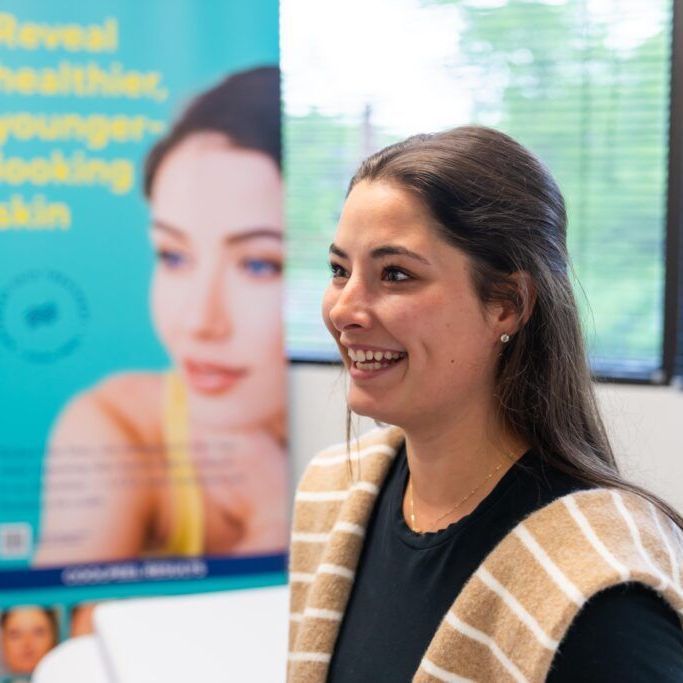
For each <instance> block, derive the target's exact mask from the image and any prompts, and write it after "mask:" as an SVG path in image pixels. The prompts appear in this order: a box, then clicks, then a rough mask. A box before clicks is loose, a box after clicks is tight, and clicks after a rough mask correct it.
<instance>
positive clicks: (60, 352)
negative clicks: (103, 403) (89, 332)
mask: <svg viewBox="0 0 683 683" xmlns="http://www.w3.org/2000/svg"><path fill="white" fill-rule="evenodd" d="M88 317H89V314H88V305H87V302H86V299H85V296H84V294H83V292H82V290H81V289H80V288H79V287H78V285H76V283H75V282H74V281H73V280H71V279H69V278H68V277H67V276H66V275H64V274H63V273H60V272H58V271H55V270H41V271H37V270H34V271H29V272H26V273H22V274H21V275H19V276H17V277H16V278H14V280H12V281H11V282H10V283H9V284H8V285H6V286H5V287H4V289H3V290H2V291H1V292H0V343H2V344H3V345H4V346H6V347H7V348H9V349H11V350H12V351H15V352H16V353H18V354H19V355H20V356H21V357H22V358H25V359H26V360H29V361H33V362H36V363H49V362H51V361H55V360H57V359H59V358H64V357H65V356H68V355H69V354H70V353H72V352H73V351H74V349H76V347H77V346H78V345H79V344H80V342H81V338H82V336H83V333H84V331H85V325H86V323H87V321H88Z"/></svg>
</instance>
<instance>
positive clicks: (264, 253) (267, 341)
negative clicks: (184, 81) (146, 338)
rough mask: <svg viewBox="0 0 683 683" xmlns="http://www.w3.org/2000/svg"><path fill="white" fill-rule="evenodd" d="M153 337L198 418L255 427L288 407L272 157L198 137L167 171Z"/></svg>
mask: <svg viewBox="0 0 683 683" xmlns="http://www.w3.org/2000/svg"><path fill="white" fill-rule="evenodd" d="M151 210H152V231H151V232H152V241H153V244H154V248H155V251H156V254H157V261H156V268H155V272H154V279H153V287H152V311H153V317H154V322H155V325H156V329H157V331H158V333H159V336H160V338H161V340H162V342H163V343H164V345H165V346H166V349H167V350H168V352H169V354H170V356H171V357H172V359H173V361H174V362H175V365H176V367H177V368H178V369H179V371H180V372H181V374H182V376H183V377H184V379H185V383H186V385H187V387H188V391H189V410H190V415H191V416H192V419H193V421H194V422H196V423H201V424H203V425H204V426H206V427H213V428H217V429H220V428H223V427H225V428H231V429H235V428H241V427H244V428H248V427H251V426H255V425H259V424H263V423H264V422H265V421H268V420H272V419H273V418H275V417H277V415H279V414H280V413H281V411H282V410H283V406H284V400H285V384H284V382H285V364H284V353H283V348H282V341H283V339H282V313H281V300H282V262H283V242H282V238H283V234H282V231H283V219H282V183H281V178H280V173H279V170H278V168H277V166H276V165H275V163H274V162H273V161H272V160H271V159H270V157H268V156H266V155H265V154H263V153H261V152H257V151H252V150H246V149H240V148H238V147H234V146H232V145H231V144H230V142H229V141H228V140H227V139H226V138H225V137H223V136H222V135H219V134H216V133H198V134H194V135H191V136H189V137H188V138H186V139H185V140H184V141H183V142H181V143H180V144H179V145H178V146H177V147H175V148H174V149H173V150H172V151H171V152H169V154H168V155H167V156H166V158H165V159H164V160H163V162H162V163H161V165H160V167H159V169H158V171H157V176H156V178H155V180H154V186H153V189H152V195H151Z"/></svg>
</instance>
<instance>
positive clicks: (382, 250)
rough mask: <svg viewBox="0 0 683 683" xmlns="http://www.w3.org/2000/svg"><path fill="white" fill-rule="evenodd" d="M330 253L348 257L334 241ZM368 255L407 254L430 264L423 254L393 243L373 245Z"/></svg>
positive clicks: (375, 256) (378, 256) (380, 256)
mask: <svg viewBox="0 0 683 683" xmlns="http://www.w3.org/2000/svg"><path fill="white" fill-rule="evenodd" d="M330 254H334V255H335V256H339V258H345V259H348V258H349V257H348V255H347V254H346V252H345V251H342V250H341V249H340V248H339V247H338V246H337V245H336V244H335V243H334V242H333V243H332V244H330ZM370 256H371V257H372V258H382V257H384V256H407V257H408V258H413V259H415V260H417V261H420V262H421V263H425V264H426V265H428V266H431V265H432V264H431V263H430V262H429V261H428V260H427V259H426V258H425V257H424V256H421V255H420V254H418V253H417V252H414V251H411V250H410V249H407V248H406V247H401V246H398V245H395V244H383V245H382V246H380V247H375V248H374V249H373V250H372V251H371V252H370Z"/></svg>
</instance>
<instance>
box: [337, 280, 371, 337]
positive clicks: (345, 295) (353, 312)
mask: <svg viewBox="0 0 683 683" xmlns="http://www.w3.org/2000/svg"><path fill="white" fill-rule="evenodd" d="M331 286H333V285H331ZM328 315H329V318H330V322H331V323H332V325H334V327H335V329H336V330H337V331H338V332H343V331H344V330H349V329H353V328H367V327H369V326H370V322H371V319H372V316H371V313H370V298H369V295H368V292H367V289H366V288H365V286H364V284H363V282H362V280H361V279H360V278H354V277H353V276H351V277H350V278H349V279H348V280H347V281H346V283H345V284H344V286H343V287H341V288H340V289H338V290H337V292H336V295H335V296H333V298H332V305H331V306H330V309H329V313H328Z"/></svg>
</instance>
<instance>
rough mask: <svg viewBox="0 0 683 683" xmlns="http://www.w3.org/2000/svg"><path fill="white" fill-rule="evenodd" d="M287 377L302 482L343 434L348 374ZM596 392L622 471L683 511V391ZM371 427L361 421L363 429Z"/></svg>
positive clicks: (313, 369)
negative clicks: (313, 460) (311, 463)
mask: <svg viewBox="0 0 683 683" xmlns="http://www.w3.org/2000/svg"><path fill="white" fill-rule="evenodd" d="M289 379H290V406H291V427H292V435H291V436H292V441H291V443H292V450H291V452H292V456H293V468H294V476H295V479H296V480H298V478H299V476H300V475H301V472H302V471H303V468H304V467H305V465H306V462H307V461H308V459H309V458H310V457H311V456H312V455H313V454H314V453H315V452H316V451H318V450H320V449H321V448H324V447H325V446H329V445H331V444H333V443H337V442H340V441H343V440H344V438H345V419H346V418H345V415H346V408H345V403H344V391H345V390H344V378H343V375H342V372H341V370H340V369H339V368H338V367H336V366H322V365H293V366H291V369H290V371H289ZM598 396H599V399H600V403H601V405H602V409H603V415H604V418H605V421H606V423H607V428H608V430H609V432H610V436H611V437H612V440H613V444H614V447H615V451H616V452H617V454H618V458H619V463H620V465H621V467H622V471H623V472H624V474H626V475H627V476H628V477H629V478H631V479H633V480H634V481H637V482H638V483H641V484H645V485H646V486H648V487H650V488H651V489H652V490H653V491H654V492H655V493H658V494H659V495H661V496H663V497H664V498H665V499H666V500H668V501H669V502H670V503H672V504H673V505H674V506H675V507H676V508H677V509H678V510H681V511H683V391H681V390H678V389H672V388H668V387H667V388H662V387H642V386H629V385H615V384H612V385H605V384H602V385H599V386H598ZM372 426H373V423H372V421H370V420H367V419H363V420H362V421H361V423H360V431H361V432H362V431H365V430H366V429H368V428H369V427H372Z"/></svg>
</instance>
